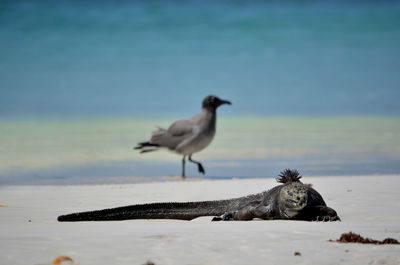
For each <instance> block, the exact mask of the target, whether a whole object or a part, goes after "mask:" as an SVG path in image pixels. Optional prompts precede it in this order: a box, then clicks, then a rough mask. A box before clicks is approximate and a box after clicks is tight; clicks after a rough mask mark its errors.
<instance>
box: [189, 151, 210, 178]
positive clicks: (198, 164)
mask: <svg viewBox="0 0 400 265" xmlns="http://www.w3.org/2000/svg"><path fill="white" fill-rule="evenodd" d="M189 161H190V162H192V163H195V164H197V166H198V168H199V172H200V173H202V174H203V175H204V174H205V173H206V172H205V171H204V167H203V165H202V164H201V163H200V162H197V161H194V160H192V155H189Z"/></svg>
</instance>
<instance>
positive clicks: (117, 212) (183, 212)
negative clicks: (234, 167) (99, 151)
mask: <svg viewBox="0 0 400 265" xmlns="http://www.w3.org/2000/svg"><path fill="white" fill-rule="evenodd" d="M239 200H240V199H239V198H238V199H231V200H220V201H203V202H163V203H149V204H137V205H130V206H124V207H117V208H111V209H103V210H97V211H89V212H79V213H72V214H66V215H61V216H59V217H58V218H57V220H58V221H59V222H79V221H122V220H130V219H180V220H192V219H194V218H197V217H200V216H218V215H222V214H224V213H225V212H227V211H229V210H231V209H233V208H235V207H237V205H238V204H239Z"/></svg>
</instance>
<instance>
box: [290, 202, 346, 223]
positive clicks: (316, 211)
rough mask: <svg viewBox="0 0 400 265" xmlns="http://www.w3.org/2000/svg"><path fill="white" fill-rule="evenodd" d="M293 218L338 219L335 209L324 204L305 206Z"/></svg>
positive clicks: (329, 220) (312, 219)
mask: <svg viewBox="0 0 400 265" xmlns="http://www.w3.org/2000/svg"><path fill="white" fill-rule="evenodd" d="M294 219H295V220H305V221H317V222H318V221H322V222H332V221H340V218H339V216H338V215H337V213H336V211H335V210H333V209H332V208H330V207H328V206H325V205H317V206H308V207H305V208H304V209H303V210H302V211H301V212H300V213H299V214H298V215H297V216H296V217H295V218H294Z"/></svg>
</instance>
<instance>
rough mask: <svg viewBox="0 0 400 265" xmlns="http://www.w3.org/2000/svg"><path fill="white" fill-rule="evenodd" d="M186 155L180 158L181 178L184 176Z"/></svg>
mask: <svg viewBox="0 0 400 265" xmlns="http://www.w3.org/2000/svg"><path fill="white" fill-rule="evenodd" d="M185 159H186V156H185V155H184V156H183V158H182V178H185V163H186V160H185Z"/></svg>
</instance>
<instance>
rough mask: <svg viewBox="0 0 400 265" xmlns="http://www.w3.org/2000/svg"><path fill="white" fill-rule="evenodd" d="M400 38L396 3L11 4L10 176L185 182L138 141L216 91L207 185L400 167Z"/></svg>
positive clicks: (0, 112)
mask: <svg viewBox="0 0 400 265" xmlns="http://www.w3.org/2000/svg"><path fill="white" fill-rule="evenodd" d="M399 47H400V2H399V1H361V0H360V1H322V0H321V1H305V0H304V1H300V0H299V1H152V0H148V1H124V0H121V1H72V0H71V1H50V0H49V1H45V0H43V1H19V0H14V1H8V0H3V1H1V2H0V184H81V183H120V182H131V181H152V180H159V179H162V178H164V177H165V179H168V177H169V176H179V174H180V167H181V164H180V163H181V156H179V155H176V154H173V153H170V152H168V151H158V152H154V153H149V154H144V155H140V154H138V152H136V151H135V150H132V147H133V146H135V145H136V143H137V142H139V141H145V140H148V138H149V136H150V133H151V131H153V130H154V129H156V126H162V127H168V126H169V124H170V123H171V122H172V121H174V120H177V119H185V118H189V117H191V116H193V115H194V114H197V113H198V112H200V109H201V101H202V99H203V98H204V97H205V96H207V95H208V94H215V95H217V96H219V97H221V98H223V99H228V100H231V101H232V103H233V105H232V106H222V107H221V108H220V109H218V122H217V134H216V137H215V139H214V142H213V143H212V144H211V145H210V146H209V147H208V148H207V149H205V150H203V151H202V152H200V153H198V154H195V155H194V159H197V160H199V161H202V162H203V165H204V166H205V169H206V176H205V177H207V178H242V177H276V176H277V174H278V173H279V172H280V171H281V170H283V169H285V168H297V169H298V170H300V172H301V173H302V174H303V175H306V176H307V175H362V174H399V173H400V116H399V115H400V104H399V99H400V48H399ZM187 174H188V175H190V176H191V177H200V175H199V174H198V172H197V168H196V167H195V166H194V165H192V164H191V163H188V164H187Z"/></svg>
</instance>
